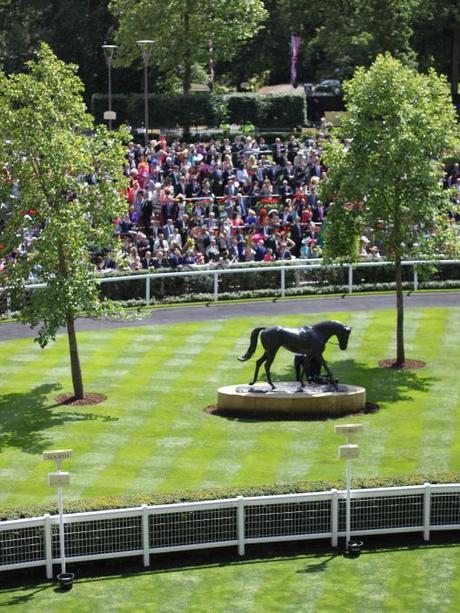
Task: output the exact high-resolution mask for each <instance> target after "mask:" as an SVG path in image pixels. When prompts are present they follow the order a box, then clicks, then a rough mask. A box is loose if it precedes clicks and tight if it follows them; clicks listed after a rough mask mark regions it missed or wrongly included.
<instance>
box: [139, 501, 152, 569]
mask: <svg viewBox="0 0 460 613" xmlns="http://www.w3.org/2000/svg"><path fill="white" fill-rule="evenodd" d="M141 508H142V548H143V550H144V566H150V538H149V508H148V506H147V505H146V504H143V505H142V507H141Z"/></svg>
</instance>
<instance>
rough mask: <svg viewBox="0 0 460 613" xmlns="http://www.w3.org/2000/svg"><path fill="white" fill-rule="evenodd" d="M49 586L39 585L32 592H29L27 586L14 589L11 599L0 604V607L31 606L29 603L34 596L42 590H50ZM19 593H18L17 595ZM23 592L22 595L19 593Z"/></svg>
mask: <svg viewBox="0 0 460 613" xmlns="http://www.w3.org/2000/svg"><path fill="white" fill-rule="evenodd" d="M51 587H52V586H51V585H40V586H37V588H36V589H35V590H33V591H31V590H30V588H29V587H28V586H21V587H18V588H16V589H15V590H14V591H15V593H14V594H13V595H12V596H11V598H10V599H9V600H8V601H6V602H3V603H0V607H13V606H20V605H22V606H24V607H26V606H27V605H30V604H31V601H32V600H33V599H34V598H35V596H36V595H37V594H38V593H39V592H43V590H49V589H51ZM18 592H19V593H18ZM21 592H23V593H21Z"/></svg>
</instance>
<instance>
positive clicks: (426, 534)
mask: <svg viewBox="0 0 460 613" xmlns="http://www.w3.org/2000/svg"><path fill="white" fill-rule="evenodd" d="M430 525H431V484H430V483H425V492H424V494H423V540H424V541H429V540H430Z"/></svg>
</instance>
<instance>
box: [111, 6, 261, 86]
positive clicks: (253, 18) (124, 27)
mask: <svg viewBox="0 0 460 613" xmlns="http://www.w3.org/2000/svg"><path fill="white" fill-rule="evenodd" d="M110 8H111V10H112V11H113V13H114V15H115V16H116V17H117V19H118V21H119V27H118V29H117V33H116V42H117V44H118V45H119V47H120V49H119V53H118V54H117V60H116V62H117V64H118V65H130V64H131V63H132V62H135V61H136V60H138V61H139V57H140V50H139V48H138V45H136V41H137V40H139V39H152V40H154V41H155V43H156V44H155V45H154V48H153V53H152V61H151V63H152V64H158V65H159V66H160V68H161V69H162V70H163V71H165V72H170V71H175V70H177V68H178V67H179V68H180V70H181V76H182V85H183V90H184V92H188V91H189V89H190V83H191V68H192V65H193V64H194V63H197V64H206V63H207V61H208V41H209V40H212V41H213V47H214V59H215V60H219V59H221V58H225V59H230V58H231V57H233V56H234V55H235V53H236V52H237V50H238V49H239V48H240V46H241V44H242V43H243V42H244V41H245V40H248V39H250V38H251V37H252V36H254V34H255V33H256V32H257V29H258V27H259V24H260V23H261V22H262V21H263V19H264V18H265V16H266V11H265V8H264V4H263V2H262V1H261V0H244V1H242V0H194V1H192V0H171V1H170V2H158V1H153V2H152V1H151V0H138V1H137V2H132V0H112V1H111V3H110Z"/></svg>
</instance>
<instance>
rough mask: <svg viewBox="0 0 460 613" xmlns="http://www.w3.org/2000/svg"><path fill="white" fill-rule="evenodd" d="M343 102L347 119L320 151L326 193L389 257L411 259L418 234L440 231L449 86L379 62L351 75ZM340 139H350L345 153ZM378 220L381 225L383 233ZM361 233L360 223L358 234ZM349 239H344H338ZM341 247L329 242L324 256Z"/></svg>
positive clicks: (452, 140) (449, 136)
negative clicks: (351, 212)
mask: <svg viewBox="0 0 460 613" xmlns="http://www.w3.org/2000/svg"><path fill="white" fill-rule="evenodd" d="M345 96H346V103H347V111H348V112H347V115H346V116H344V118H343V121H342V124H341V126H340V128H339V129H338V130H337V132H336V136H337V140H335V141H334V142H333V143H332V145H331V146H330V147H329V148H327V149H326V151H325V158H326V163H327V164H328V165H329V175H330V179H331V181H330V185H329V186H328V189H330V190H332V191H333V192H334V193H336V194H338V198H339V200H338V202H337V203H336V205H334V206H342V207H343V206H345V207H346V206H349V205H348V204H347V203H350V202H351V203H353V206H354V207H355V209H357V212H358V217H359V218H360V219H361V221H362V223H364V225H365V226H366V227H371V228H375V229H376V236H377V237H378V238H379V239H380V240H382V241H383V242H384V243H385V244H386V247H387V252H388V253H389V254H393V255H395V256H399V257H402V256H405V257H411V256H412V255H413V253H414V250H416V249H417V248H418V244H419V241H420V238H421V235H422V234H424V235H426V234H427V230H429V231H432V230H433V231H434V229H435V228H436V232H437V233H439V232H440V231H441V229H442V218H440V216H439V213H440V212H442V211H443V207H445V206H446V204H447V193H446V192H445V191H443V190H442V187H441V185H440V181H439V179H440V173H441V162H440V160H442V158H443V156H444V155H445V154H446V152H447V151H448V150H449V149H453V148H454V147H455V145H456V143H457V142H458V138H459V131H458V125H457V123H456V120H455V111H454V108H453V106H452V104H451V101H450V96H449V92H448V88H447V85H446V80H445V78H443V77H438V76H437V75H436V74H435V73H434V72H429V73H428V74H427V75H422V74H418V73H416V72H415V71H413V70H411V69H410V68H407V67H405V66H403V65H402V64H401V63H400V62H399V61H398V60H396V59H394V58H392V57H391V56H389V55H386V56H379V57H378V59H377V60H376V62H375V64H374V65H373V66H372V67H371V68H370V69H369V70H365V69H364V68H359V69H358V70H357V71H356V73H355V76H354V78H353V79H352V80H351V81H349V82H348V83H347V84H346V85H345ZM341 138H342V139H343V138H347V139H351V144H350V145H349V147H344V146H343V144H342V142H340V140H338V139H341ZM344 216H345V214H341V213H338V212H336V213H335V215H334V216H331V218H330V221H331V222H332V221H334V220H335V219H337V220H338V223H342V221H343V217H344ZM380 220H384V221H385V224H384V228H383V229H382V230H379V226H380V225H381V224H380ZM350 230H351V231H352V230H353V228H352V227H351V228H350ZM360 230H361V227H360V225H359V224H357V225H356V226H355V235H356V233H358V232H360ZM336 235H337V232H336ZM349 237H350V233H347V234H345V235H343V240H345V241H347V240H349ZM336 238H340V237H337V236H336ZM426 245H427V243H426V242H425V248H426ZM343 247H344V245H343V241H339V242H336V243H332V242H330V243H328V245H327V247H326V253H327V254H328V255H329V254H331V253H333V252H334V251H335V249H336V248H337V249H338V250H339V252H340V251H343Z"/></svg>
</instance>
